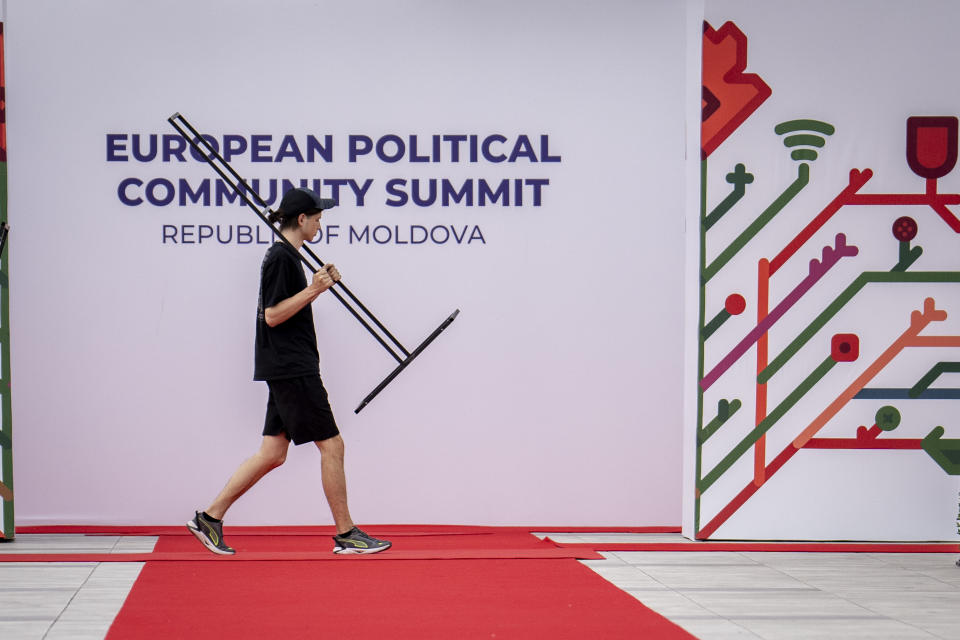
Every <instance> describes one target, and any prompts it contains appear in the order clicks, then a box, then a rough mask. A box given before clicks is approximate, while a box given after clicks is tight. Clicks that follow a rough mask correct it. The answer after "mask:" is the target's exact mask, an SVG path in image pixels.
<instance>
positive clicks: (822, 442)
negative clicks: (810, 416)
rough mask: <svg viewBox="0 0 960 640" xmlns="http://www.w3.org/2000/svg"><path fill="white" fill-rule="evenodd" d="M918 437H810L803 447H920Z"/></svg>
mask: <svg viewBox="0 0 960 640" xmlns="http://www.w3.org/2000/svg"><path fill="white" fill-rule="evenodd" d="M921 442H923V441H922V440H921V439H920V438H900V439H893V438H891V439H889V440H868V441H866V442H864V441H862V440H858V439H857V438H812V439H811V440H810V441H809V442H807V444H805V445H803V448H804V449H922V448H923V446H922V445H921V444H920V443H921Z"/></svg>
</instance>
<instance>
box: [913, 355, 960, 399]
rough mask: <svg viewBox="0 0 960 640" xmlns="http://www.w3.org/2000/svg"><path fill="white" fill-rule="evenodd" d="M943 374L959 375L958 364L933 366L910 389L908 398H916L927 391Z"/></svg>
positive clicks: (948, 363) (945, 363) (942, 363)
mask: <svg viewBox="0 0 960 640" xmlns="http://www.w3.org/2000/svg"><path fill="white" fill-rule="evenodd" d="M944 373H960V362H938V363H937V364H935V365H933V368H931V369H930V371H928V372H927V373H926V375H924V376H923V377H922V378H920V380H919V381H918V382H917V384H915V385H913V386H912V387H910V397H911V398H916V397H918V396H919V395H920V394H921V393H923V392H924V391H926V390H927V387H929V386H930V385H931V384H933V381H934V380H936V379H937V378H939V377H940V375H941V374H944Z"/></svg>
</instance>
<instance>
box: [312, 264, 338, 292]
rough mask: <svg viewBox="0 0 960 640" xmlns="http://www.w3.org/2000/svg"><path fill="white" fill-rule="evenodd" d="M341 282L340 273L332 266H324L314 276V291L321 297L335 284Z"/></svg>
mask: <svg viewBox="0 0 960 640" xmlns="http://www.w3.org/2000/svg"><path fill="white" fill-rule="evenodd" d="M339 281H340V272H339V271H337V268H336V267H335V266H333V265H332V264H327V265H324V266H323V268H322V269H320V270H319V271H317V272H316V273H314V274H313V283H312V286H313V289H314V291H315V292H316V293H317V294H318V295H319V294H321V293H323V292H324V291H326V290H327V289H329V288H330V287H332V286H333V283H335V282H339Z"/></svg>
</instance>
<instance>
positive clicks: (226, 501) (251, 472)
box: [207, 435, 352, 526]
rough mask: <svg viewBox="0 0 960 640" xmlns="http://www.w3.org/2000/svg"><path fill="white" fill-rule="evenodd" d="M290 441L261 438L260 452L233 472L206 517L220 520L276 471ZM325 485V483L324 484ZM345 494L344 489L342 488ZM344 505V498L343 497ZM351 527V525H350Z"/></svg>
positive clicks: (276, 437)
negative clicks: (235, 503) (243, 496)
mask: <svg viewBox="0 0 960 640" xmlns="http://www.w3.org/2000/svg"><path fill="white" fill-rule="evenodd" d="M289 446H290V441H289V440H287V438H286V436H283V435H279V436H263V442H262V443H261V444H260V450H259V451H257V452H256V453H255V454H253V456H251V457H250V458H248V459H247V460H245V461H244V462H243V464H241V465H240V467H239V468H238V469H237V470H236V471H234V472H233V476H231V477H230V480H229V481H228V482H227V486H225V487H224V488H223V490H222V491H221V492H220V495H218V496H217V498H216V499H215V500H214V501H213V502H212V503H211V504H210V506H209V507H207V515H209V516H211V517H213V518H216V519H217V520H222V519H223V515H224V514H225V513H226V512H227V509H229V508H230V505H232V504H233V503H234V502H236V500H237V498H239V497H240V496H242V495H243V494H244V493H246V492H247V490H248V489H250V487H252V486H253V485H255V484H256V483H257V481H258V480H260V478H262V477H263V476H265V475H266V474H267V472H268V471H270V470H271V469H276V468H277V467H279V466H280V465H282V464H283V462H284V460H286V459H287V448H288V447H289ZM340 460H341V469H342V468H343V448H342V447H341V454H340ZM324 484H326V482H324ZM344 492H346V488H344ZM344 503H346V497H344ZM351 526H352V525H351Z"/></svg>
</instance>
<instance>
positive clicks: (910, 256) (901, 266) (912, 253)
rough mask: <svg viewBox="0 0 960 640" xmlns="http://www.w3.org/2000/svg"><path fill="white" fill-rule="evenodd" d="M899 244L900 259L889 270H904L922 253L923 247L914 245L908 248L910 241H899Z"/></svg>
mask: <svg viewBox="0 0 960 640" xmlns="http://www.w3.org/2000/svg"><path fill="white" fill-rule="evenodd" d="M899 244H900V261H899V262H897V264H896V265H894V267H893V269H890V271H906V270H907V269H909V268H910V266H911V265H912V264H913V263H914V262H916V261H917V259H918V258H919V257H920V256H922V255H923V247H914V248H913V249H911V248H910V241H909V240H907V241H905V242H901V243H899Z"/></svg>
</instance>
